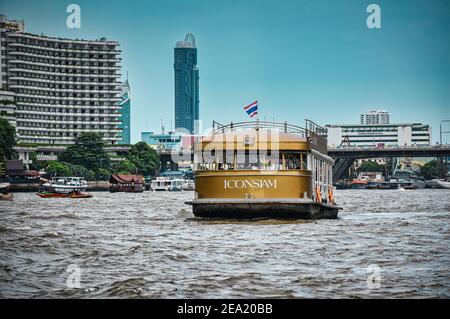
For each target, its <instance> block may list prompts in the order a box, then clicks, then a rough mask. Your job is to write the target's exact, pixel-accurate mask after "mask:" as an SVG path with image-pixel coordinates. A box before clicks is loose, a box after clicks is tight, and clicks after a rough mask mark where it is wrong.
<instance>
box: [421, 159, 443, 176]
mask: <svg viewBox="0 0 450 319" xmlns="http://www.w3.org/2000/svg"><path fill="white" fill-rule="evenodd" d="M420 175H422V177H423V178H425V179H434V178H443V177H445V176H446V175H447V168H446V167H445V165H444V164H443V163H442V161H437V160H432V161H430V162H428V163H425V165H423V166H422V167H421V168H420Z"/></svg>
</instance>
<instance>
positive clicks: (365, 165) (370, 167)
mask: <svg viewBox="0 0 450 319" xmlns="http://www.w3.org/2000/svg"><path fill="white" fill-rule="evenodd" d="M384 169H385V167H384V165H381V164H378V163H377V162H372V161H363V162H362V163H361V165H359V167H358V173H361V172H384Z"/></svg>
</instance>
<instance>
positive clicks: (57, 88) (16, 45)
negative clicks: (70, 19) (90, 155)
mask: <svg viewBox="0 0 450 319" xmlns="http://www.w3.org/2000/svg"><path fill="white" fill-rule="evenodd" d="M118 46H119V43H118V42H116V41H108V40H106V39H105V38H101V39H99V40H94V41H88V40H72V39H63V38H56V37H47V36H44V35H36V34H31V33H26V32H25V27H24V23H23V22H20V21H12V20H7V19H6V17H5V16H0V96H4V97H8V99H9V100H10V101H9V102H8V103H9V104H7V105H6V104H3V105H2V108H3V109H4V110H3V112H4V113H5V114H7V115H8V117H9V118H11V117H13V118H14V120H15V121H13V120H10V122H12V124H13V125H15V126H16V134H17V139H18V141H19V142H21V143H35V144H50V145H67V144H72V143H74V139H75V138H76V137H77V136H78V135H79V134H81V133H83V132H98V133H100V134H102V135H103V140H104V141H105V142H106V143H107V144H116V143H117V142H118V141H120V140H121V137H120V136H119V133H120V131H121V129H120V128H119V125H120V113H119V110H120V105H119V102H120V101H121V99H120V96H119V94H120V92H121V90H120V82H119V78H120V65H119V62H120V50H119V48H118ZM11 101H14V102H11ZM6 109H8V110H6Z"/></svg>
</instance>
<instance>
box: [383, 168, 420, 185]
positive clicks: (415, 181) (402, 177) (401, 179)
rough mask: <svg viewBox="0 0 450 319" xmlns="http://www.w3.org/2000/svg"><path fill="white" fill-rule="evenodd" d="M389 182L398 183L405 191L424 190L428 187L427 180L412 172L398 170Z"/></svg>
mask: <svg viewBox="0 0 450 319" xmlns="http://www.w3.org/2000/svg"><path fill="white" fill-rule="evenodd" d="M389 182H390V183H396V184H398V187H399V188H403V189H422V188H425V187H426V183H425V180H424V179H423V178H421V177H419V176H417V175H416V174H415V173H414V172H412V171H410V170H396V171H395V172H394V174H393V176H392V177H391V179H390V180H389Z"/></svg>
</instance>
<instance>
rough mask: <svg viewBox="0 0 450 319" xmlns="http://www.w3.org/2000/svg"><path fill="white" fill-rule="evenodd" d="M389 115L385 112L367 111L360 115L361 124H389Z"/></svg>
mask: <svg viewBox="0 0 450 319" xmlns="http://www.w3.org/2000/svg"><path fill="white" fill-rule="evenodd" d="M390 117H391V115H390V113H389V112H386V111H369V112H366V113H363V114H361V124H367V125H372V124H389V123H390V122H391V118H390Z"/></svg>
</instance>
